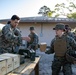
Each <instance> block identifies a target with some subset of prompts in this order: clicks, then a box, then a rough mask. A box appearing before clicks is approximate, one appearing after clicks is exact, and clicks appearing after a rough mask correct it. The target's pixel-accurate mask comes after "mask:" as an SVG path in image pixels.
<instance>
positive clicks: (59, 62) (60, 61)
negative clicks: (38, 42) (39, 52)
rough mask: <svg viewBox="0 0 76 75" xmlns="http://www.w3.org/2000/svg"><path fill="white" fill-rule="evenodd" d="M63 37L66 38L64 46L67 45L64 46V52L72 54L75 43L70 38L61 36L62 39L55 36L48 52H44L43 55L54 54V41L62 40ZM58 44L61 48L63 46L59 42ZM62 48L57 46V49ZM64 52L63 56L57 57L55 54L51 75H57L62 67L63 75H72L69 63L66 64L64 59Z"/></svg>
mask: <svg viewBox="0 0 76 75" xmlns="http://www.w3.org/2000/svg"><path fill="white" fill-rule="evenodd" d="M64 37H66V38H65V40H66V45H67V46H66V47H67V50H65V51H66V52H70V53H72V52H73V50H72V49H76V42H75V40H74V39H73V38H72V37H69V36H66V35H63V36H62V37H58V36H56V37H55V38H54V39H53V40H52V42H51V47H50V50H48V51H46V52H45V53H47V54H51V53H55V51H56V50H54V46H55V45H54V44H55V42H56V40H57V39H63V38H64ZM59 43H60V44H61V45H62V46H64V44H62V43H61V42H59ZM62 46H59V47H62ZM63 48H64V47H63ZM60 49H62V48H60ZM66 52H65V53H64V56H57V55H56V53H55V55H54V61H53V63H52V75H59V71H60V69H61V66H62V67H63V73H64V75H72V69H71V63H70V62H68V61H67V60H66V57H65V54H66Z"/></svg>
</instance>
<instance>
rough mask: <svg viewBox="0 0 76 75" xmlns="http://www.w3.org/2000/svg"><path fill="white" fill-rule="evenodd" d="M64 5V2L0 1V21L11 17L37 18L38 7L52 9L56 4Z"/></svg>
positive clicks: (58, 0)
mask: <svg viewBox="0 0 76 75" xmlns="http://www.w3.org/2000/svg"><path fill="white" fill-rule="evenodd" d="M62 2H64V3H66V0H0V19H8V18H11V16H12V15H15V14H16V15H18V16H19V17H20V18H21V17H33V16H39V14H38V12H39V9H40V7H42V6H44V5H46V6H47V7H49V8H50V9H54V6H55V4H57V3H62Z"/></svg>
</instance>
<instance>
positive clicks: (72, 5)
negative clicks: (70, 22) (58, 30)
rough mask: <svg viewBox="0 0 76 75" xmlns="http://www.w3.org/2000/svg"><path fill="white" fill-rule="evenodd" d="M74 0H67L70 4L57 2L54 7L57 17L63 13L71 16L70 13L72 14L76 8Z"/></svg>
mask: <svg viewBox="0 0 76 75" xmlns="http://www.w3.org/2000/svg"><path fill="white" fill-rule="evenodd" d="M74 1H75V0H67V3H68V6H67V5H66V4H65V3H61V4H56V5H55V9H54V11H55V17H58V16H61V15H63V16H66V17H70V15H72V14H70V13H73V12H74V11H75V10H76V4H75V2H74ZM65 11H67V12H65ZM72 17H73V16H72Z"/></svg>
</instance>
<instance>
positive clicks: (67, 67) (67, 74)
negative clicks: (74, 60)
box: [52, 58, 72, 75]
mask: <svg viewBox="0 0 76 75" xmlns="http://www.w3.org/2000/svg"><path fill="white" fill-rule="evenodd" d="M61 67H62V71H63V74H64V75H72V68H71V63H69V62H67V61H66V60H65V59H64V58H54V61H53V63H52V75H59V72H60V70H61Z"/></svg>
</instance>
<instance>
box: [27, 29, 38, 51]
mask: <svg viewBox="0 0 76 75" xmlns="http://www.w3.org/2000/svg"><path fill="white" fill-rule="evenodd" d="M28 36H29V37H30V38H31V41H30V42H28V44H27V47H28V48H31V49H34V50H36V49H37V48H38V42H39V39H38V35H37V33H36V32H35V29H34V27H30V34H29V35H28Z"/></svg>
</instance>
